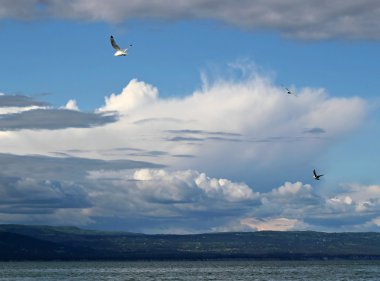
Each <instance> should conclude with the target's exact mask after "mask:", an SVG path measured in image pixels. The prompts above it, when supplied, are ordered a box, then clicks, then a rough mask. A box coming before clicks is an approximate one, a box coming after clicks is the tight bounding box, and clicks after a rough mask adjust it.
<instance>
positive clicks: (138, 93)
mask: <svg viewBox="0 0 380 281" xmlns="http://www.w3.org/2000/svg"><path fill="white" fill-rule="evenodd" d="M157 97H158V90H157V88H155V87H153V86H151V85H149V84H146V83H144V82H141V81H138V80H137V79H133V80H131V81H130V82H129V83H128V85H127V86H126V87H125V88H124V89H123V90H122V92H121V93H120V94H119V95H116V94H112V95H111V96H110V97H106V98H105V106H104V107H101V108H99V111H100V112H104V111H118V112H121V113H127V112H129V111H131V110H133V109H137V108H139V107H141V106H144V105H146V104H148V103H151V102H153V101H155V100H156V99H157Z"/></svg>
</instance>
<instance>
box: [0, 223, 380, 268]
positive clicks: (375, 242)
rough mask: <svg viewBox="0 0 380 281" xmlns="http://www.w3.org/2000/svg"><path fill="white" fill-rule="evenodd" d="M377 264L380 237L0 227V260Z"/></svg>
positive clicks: (299, 233)
mask: <svg viewBox="0 0 380 281" xmlns="http://www.w3.org/2000/svg"><path fill="white" fill-rule="evenodd" d="M233 258H250V259H336V258H339V259H380V233H374V232H365V233H364V232H363V233H349V232H348V233H323V232H313V231H288V232H277V231H261V232H230V233H208V234H195V235H145V234H136V233H128V232H105V231H93V230H84V229H80V228H76V227H52V226H24V225H0V260H52V259H59V260H79V259H86V260H99V259H101V260H108V259H113V260H140V259H153V260H155V259H233Z"/></svg>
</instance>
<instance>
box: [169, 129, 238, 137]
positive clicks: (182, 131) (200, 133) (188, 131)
mask: <svg viewBox="0 0 380 281" xmlns="http://www.w3.org/2000/svg"><path fill="white" fill-rule="evenodd" d="M167 132H168V133H172V134H194V135H219V136H235V137H236V136H241V134H237V133H230V132H213V131H205V130H190V129H184V130H167Z"/></svg>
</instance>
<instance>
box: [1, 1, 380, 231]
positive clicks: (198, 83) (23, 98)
mask: <svg viewBox="0 0 380 281" xmlns="http://www.w3.org/2000/svg"><path fill="white" fill-rule="evenodd" d="M379 18H380V3H378V2H377V1H371V0H365V1H360V3H358V2H357V1H353V0H352V1H347V0H345V1H343V0H334V1H320V2H318V4H313V3H312V1H306V0H297V1H296V0H289V1H284V2H281V3H280V2H278V1H263V0H252V1H248V0H247V1H245V0H240V1H215V0H196V1H190V0H181V1H175V2H173V1H169V0H155V1H147V0H140V1H122V0H110V1H100V0H71V1H58V0H20V1H11V0H0V39H1V42H2V44H0V61H1V66H2V74H1V76H0V163H1V167H2V168H1V169H0V194H1V199H0V223H20V224H44V225H75V226H79V227H83V228H90V229H103V230H126V231H132V232H144V233H200V232H214V231H255V230H317V231H379V230H380V174H379V173H378V171H377V170H378V167H379V166H380V160H379V158H378V157H377V154H378V152H380V144H379V141H378V138H379V136H380V126H379V124H380V122H379V121H380V114H379V106H380V99H379V89H380V79H379V74H380V67H379V62H378V59H377V57H378V54H379V51H380V21H379V20H378V19H379ZM110 35H113V36H114V37H115V39H116V41H117V43H118V44H119V45H120V46H121V47H122V48H123V47H127V46H128V45H129V44H133V46H132V47H131V48H130V49H129V51H128V56H126V57H115V56H114V55H113V54H114V52H115V50H114V49H113V48H112V47H111V44H110V40H109V37H110ZM285 88H289V89H290V90H291V91H292V92H293V93H294V95H288V94H287V92H286V89H285ZM313 169H316V170H317V172H318V173H321V174H324V176H323V177H321V180H320V181H315V180H314V179H313V178H312V171H313Z"/></svg>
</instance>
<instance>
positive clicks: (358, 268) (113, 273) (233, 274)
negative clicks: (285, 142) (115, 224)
mask: <svg viewBox="0 0 380 281" xmlns="http://www.w3.org/2000/svg"><path fill="white" fill-rule="evenodd" d="M5 280H12V281H58V280H59V281H63V280H78V281H79V280H80V281H98V280H138V281H145V280H218V281H223V280H229V281H230V280H235V281H238V280H244V281H245V280H273V281H275V280H276V281H277V280H281V281H284V280H292V281H294V280H308V281H311V280H318V281H326V280H334V281H338V280H345V281H348V280H355V281H360V280H380V261H247V260H246V261H161V262H154V261H143V262H111V261H109V262H1V263H0V281H5Z"/></svg>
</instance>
